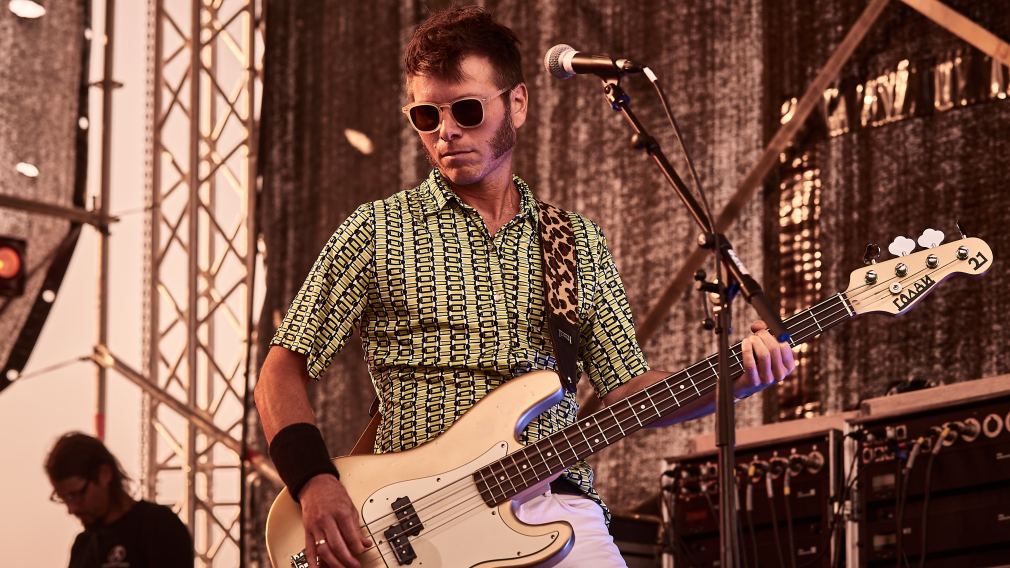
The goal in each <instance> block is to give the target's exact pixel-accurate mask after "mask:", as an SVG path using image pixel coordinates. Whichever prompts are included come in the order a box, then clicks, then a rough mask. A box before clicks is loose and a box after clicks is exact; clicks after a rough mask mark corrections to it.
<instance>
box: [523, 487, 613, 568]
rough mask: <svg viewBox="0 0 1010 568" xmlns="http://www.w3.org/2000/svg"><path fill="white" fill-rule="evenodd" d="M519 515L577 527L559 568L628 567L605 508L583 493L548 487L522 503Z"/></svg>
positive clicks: (533, 521) (528, 520) (532, 520)
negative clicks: (619, 549)
mask: <svg viewBox="0 0 1010 568" xmlns="http://www.w3.org/2000/svg"><path fill="white" fill-rule="evenodd" d="M518 517H519V519H520V520H522V521H523V522H526V523H529V524H537V525H538V524H542V523H547V522H551V521H558V520H563V521H567V522H568V523H569V524H571V525H572V528H573V529H575V544H574V545H573V546H572V550H571V551H570V552H569V553H568V556H565V558H564V560H562V561H561V562H560V563H559V564H557V565H556V566H557V567H558V568H576V567H579V568H585V567H592V568H612V567H613V568H617V567H620V568H627V564H626V563H625V562H624V559H623V558H621V553H620V552H619V551H618V550H617V546H616V545H615V544H614V537H612V536H610V532H609V531H608V530H607V525H606V523H605V522H604V520H603V509H601V508H600V506H599V505H597V504H596V502H595V501H592V500H590V499H589V498H588V497H584V496H581V495H566V494H563V493H551V492H550V491H547V493H544V494H543V495H537V496H536V497H533V498H532V499H530V500H529V501H527V502H525V503H523V504H522V505H520V506H519V511H518Z"/></svg>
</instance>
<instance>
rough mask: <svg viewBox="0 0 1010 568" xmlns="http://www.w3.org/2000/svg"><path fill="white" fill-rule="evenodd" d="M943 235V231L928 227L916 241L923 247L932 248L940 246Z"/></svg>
mask: <svg viewBox="0 0 1010 568" xmlns="http://www.w3.org/2000/svg"><path fill="white" fill-rule="evenodd" d="M943 236H944V235H943V231H938V230H936V229H926V230H925V231H923V232H922V234H921V235H919V238H918V239H916V241H915V242H917V243H919V246H920V247H922V248H927V249H931V248H935V247H938V246H940V243H942V242H943Z"/></svg>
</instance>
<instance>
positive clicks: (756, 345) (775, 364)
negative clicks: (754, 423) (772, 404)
mask: <svg viewBox="0 0 1010 568" xmlns="http://www.w3.org/2000/svg"><path fill="white" fill-rule="evenodd" d="M750 330H751V332H753V333H752V334H751V335H749V336H748V337H745V338H744V340H743V342H742V344H741V346H740V351H741V352H742V355H743V375H740V377H739V378H738V379H737V380H736V385H735V386H734V391H735V395H736V397H737V398H743V397H746V396H750V395H752V394H754V393H756V392H758V391H761V390H764V389H766V388H768V387H769V386H770V385H772V384H774V383H777V382H778V381H781V380H782V379H784V378H785V377H786V376H787V375H788V374H789V373H791V372H792V371H793V369H795V368H796V360H795V358H794V357H793V349H792V347H790V346H789V344H788V343H780V342H779V341H778V339H776V338H775V337H773V336H772V334H771V333H770V332H769V331H768V325H767V324H766V323H765V322H763V321H761V320H757V321H755V322H754V323H752V324H751V326H750Z"/></svg>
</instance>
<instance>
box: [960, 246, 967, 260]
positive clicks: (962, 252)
mask: <svg viewBox="0 0 1010 568" xmlns="http://www.w3.org/2000/svg"><path fill="white" fill-rule="evenodd" d="M957 258H958V260H964V259H966V258H968V247H966V246H959V247H957Z"/></svg>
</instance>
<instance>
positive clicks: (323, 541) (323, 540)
mask: <svg viewBox="0 0 1010 568" xmlns="http://www.w3.org/2000/svg"><path fill="white" fill-rule="evenodd" d="M324 544H326V539H325V538H321V539H319V540H317V541H316V546H321V545H324Z"/></svg>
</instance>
